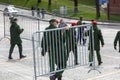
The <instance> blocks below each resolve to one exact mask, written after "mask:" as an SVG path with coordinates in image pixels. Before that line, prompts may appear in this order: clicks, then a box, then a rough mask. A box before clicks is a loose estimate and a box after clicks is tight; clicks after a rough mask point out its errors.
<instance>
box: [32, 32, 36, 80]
mask: <svg viewBox="0 0 120 80" xmlns="http://www.w3.org/2000/svg"><path fill="white" fill-rule="evenodd" d="M32 44H33V62H34V74H35V75H34V77H35V80H37V75H36V59H35V43H34V34H33V35H32Z"/></svg>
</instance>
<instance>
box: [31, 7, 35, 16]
mask: <svg viewBox="0 0 120 80" xmlns="http://www.w3.org/2000/svg"><path fill="white" fill-rule="evenodd" d="M31 11H32V16H34V15H35V8H34V6H32V7H31Z"/></svg>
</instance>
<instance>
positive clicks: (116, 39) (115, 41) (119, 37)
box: [114, 31, 120, 52]
mask: <svg viewBox="0 0 120 80" xmlns="http://www.w3.org/2000/svg"><path fill="white" fill-rule="evenodd" d="M117 42H119V52H120V31H118V32H117V34H116V37H115V39H114V49H115V50H116V49H117V48H116V46H117Z"/></svg>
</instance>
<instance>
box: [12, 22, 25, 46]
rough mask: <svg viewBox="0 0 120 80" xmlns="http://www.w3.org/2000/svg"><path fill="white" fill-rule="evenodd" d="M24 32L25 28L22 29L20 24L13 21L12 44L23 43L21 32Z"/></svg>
mask: <svg viewBox="0 0 120 80" xmlns="http://www.w3.org/2000/svg"><path fill="white" fill-rule="evenodd" d="M22 32H23V29H20V26H19V25H18V24H17V23H16V22H12V24H11V26H10V38H11V39H10V43H11V44H21V43H22V40H21V38H20V34H21V33H22Z"/></svg>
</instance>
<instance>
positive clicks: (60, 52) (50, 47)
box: [41, 19, 67, 80]
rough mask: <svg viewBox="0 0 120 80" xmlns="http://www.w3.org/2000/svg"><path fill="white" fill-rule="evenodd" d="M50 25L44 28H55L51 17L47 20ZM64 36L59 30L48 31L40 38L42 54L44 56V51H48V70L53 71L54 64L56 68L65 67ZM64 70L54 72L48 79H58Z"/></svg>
mask: <svg viewBox="0 0 120 80" xmlns="http://www.w3.org/2000/svg"><path fill="white" fill-rule="evenodd" d="M49 23H50V26H49V27H47V28H46V30H48V29H56V28H57V24H58V23H57V21H56V20H55V19H51V20H50V21H49ZM64 41H65V40H64V38H63V35H62V32H61V30H55V31H49V32H45V33H44V34H43V38H42V43H41V47H42V55H43V56H44V55H45V53H46V52H48V53H49V65H50V71H51V72H52V71H55V64H56V66H57V70H61V69H64V68H66V61H67V60H66V52H65V50H66V49H65V45H64ZM63 72H64V70H62V71H59V72H56V73H55V74H54V75H52V76H50V80H55V79H56V78H58V80H61V79H62V73H63Z"/></svg>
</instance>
